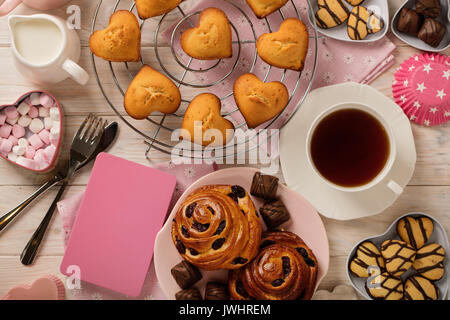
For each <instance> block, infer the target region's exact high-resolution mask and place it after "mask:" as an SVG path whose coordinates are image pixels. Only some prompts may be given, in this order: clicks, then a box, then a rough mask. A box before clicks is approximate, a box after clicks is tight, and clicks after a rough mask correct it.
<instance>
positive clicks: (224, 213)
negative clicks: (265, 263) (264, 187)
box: [172, 185, 262, 270]
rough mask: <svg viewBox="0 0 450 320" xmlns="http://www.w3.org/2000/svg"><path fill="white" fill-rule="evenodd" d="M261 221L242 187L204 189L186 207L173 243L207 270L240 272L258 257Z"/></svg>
mask: <svg viewBox="0 0 450 320" xmlns="http://www.w3.org/2000/svg"><path fill="white" fill-rule="evenodd" d="M261 230H262V227H261V221H260V219H259V217H258V216H257V214H256V210H255V206H254V204H253V202H252V200H251V199H250V196H249V195H248V193H247V192H246V191H245V189H244V188H242V187H240V186H229V185H213V186H205V187H202V188H200V189H198V190H196V191H195V192H193V193H192V194H190V195H189V196H188V197H187V198H186V200H185V201H184V202H183V203H182V205H181V206H180V208H179V209H178V211H177V213H176V216H175V218H174V219H173V223H172V240H173V242H174V244H175V246H176V248H177V250H178V252H179V253H180V255H181V256H182V257H183V259H185V260H187V261H189V262H190V263H192V264H193V265H195V266H197V267H199V268H202V269H205V270H216V269H238V268H241V267H242V266H244V265H245V264H247V263H248V262H250V261H251V260H252V259H253V258H254V257H255V256H256V255H257V253H258V250H259V244H260V240H261Z"/></svg>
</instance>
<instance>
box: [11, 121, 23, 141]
mask: <svg viewBox="0 0 450 320" xmlns="http://www.w3.org/2000/svg"><path fill="white" fill-rule="evenodd" d="M12 134H13V136H14V137H16V138H17V139H19V138H22V137H25V128H24V127H22V126H21V125H18V124H15V125H14V126H13V128H12Z"/></svg>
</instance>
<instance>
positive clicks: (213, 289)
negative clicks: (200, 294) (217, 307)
mask: <svg viewBox="0 0 450 320" xmlns="http://www.w3.org/2000/svg"><path fill="white" fill-rule="evenodd" d="M205 300H230V294H229V292H228V286H227V285H226V284H224V283H220V282H208V283H207V284H206V291H205Z"/></svg>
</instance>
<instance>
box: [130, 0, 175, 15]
mask: <svg viewBox="0 0 450 320" xmlns="http://www.w3.org/2000/svg"><path fill="white" fill-rule="evenodd" d="M181 1H182V0H134V2H135V3H136V9H137V12H138V15H139V18H141V19H142V20H145V19H148V18H151V17H156V16H160V15H162V14H164V13H167V12H170V11H172V10H173V9H175V8H176V7H177V6H178V5H179V4H180V3H181Z"/></svg>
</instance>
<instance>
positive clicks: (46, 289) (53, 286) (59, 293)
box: [2, 274, 66, 300]
mask: <svg viewBox="0 0 450 320" xmlns="http://www.w3.org/2000/svg"><path fill="white" fill-rule="evenodd" d="M65 298H66V290H65V288H64V284H63V282H62V281H61V280H60V279H59V278H57V277H56V276H54V275H51V274H50V275H46V276H43V277H41V278H39V279H37V280H36V281H34V282H33V283H32V284H22V285H18V286H16V287H14V288H12V289H11V290H9V291H8V293H7V294H6V295H5V296H4V297H3V298H2V300H64V299H65Z"/></svg>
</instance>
